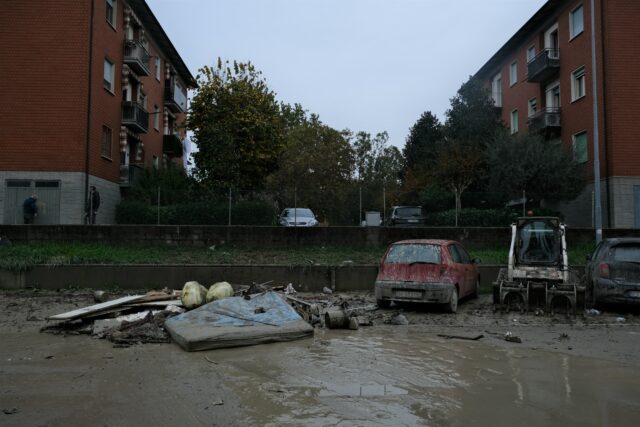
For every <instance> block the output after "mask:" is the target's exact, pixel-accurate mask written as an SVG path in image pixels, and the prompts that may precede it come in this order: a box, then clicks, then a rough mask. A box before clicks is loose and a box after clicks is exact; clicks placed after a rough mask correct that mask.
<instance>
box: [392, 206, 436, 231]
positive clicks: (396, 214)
mask: <svg viewBox="0 0 640 427" xmlns="http://www.w3.org/2000/svg"><path fill="white" fill-rule="evenodd" d="M387 218H388V220H387V225H389V226H391V227H415V226H421V225H425V223H426V216H425V212H424V209H423V208H422V206H393V207H392V208H391V211H390V212H389V215H388V217H387Z"/></svg>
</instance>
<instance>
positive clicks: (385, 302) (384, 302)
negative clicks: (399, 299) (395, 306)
mask: <svg viewBox="0 0 640 427" xmlns="http://www.w3.org/2000/svg"><path fill="white" fill-rule="evenodd" d="M376 304H377V306H378V307H380V308H389V307H390V306H391V301H389V300H388V299H377V300H376Z"/></svg>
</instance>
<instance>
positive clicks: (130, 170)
mask: <svg viewBox="0 0 640 427" xmlns="http://www.w3.org/2000/svg"><path fill="white" fill-rule="evenodd" d="M143 171H144V167H143V165H138V164H135V163H129V164H128V165H120V184H121V185H125V186H126V185H131V184H133V183H134V182H135V180H136V179H137V178H138V177H139V176H140V175H141V174H142V172H143Z"/></svg>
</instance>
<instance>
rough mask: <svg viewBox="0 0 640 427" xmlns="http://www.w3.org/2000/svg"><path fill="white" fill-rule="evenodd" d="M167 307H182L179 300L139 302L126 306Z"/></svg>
mask: <svg viewBox="0 0 640 427" xmlns="http://www.w3.org/2000/svg"><path fill="white" fill-rule="evenodd" d="M167 305H177V306H178V307H182V301H181V300H179V299H172V300H164V301H145V300H140V301H139V302H134V303H131V304H127V307H164V306H167Z"/></svg>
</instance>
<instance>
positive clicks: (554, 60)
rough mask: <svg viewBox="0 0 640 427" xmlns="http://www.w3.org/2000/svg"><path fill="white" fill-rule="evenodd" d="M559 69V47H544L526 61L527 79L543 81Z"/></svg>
mask: <svg viewBox="0 0 640 427" xmlns="http://www.w3.org/2000/svg"><path fill="white" fill-rule="evenodd" d="M559 69H560V49H544V50H543V51H542V52H540V53H539V54H538V55H536V57H535V58H533V59H532V60H531V61H529V62H528V63H527V80H528V81H530V82H544V81H546V80H549V79H550V78H551V77H553V76H555V75H556V74H557V73H558V70H559Z"/></svg>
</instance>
